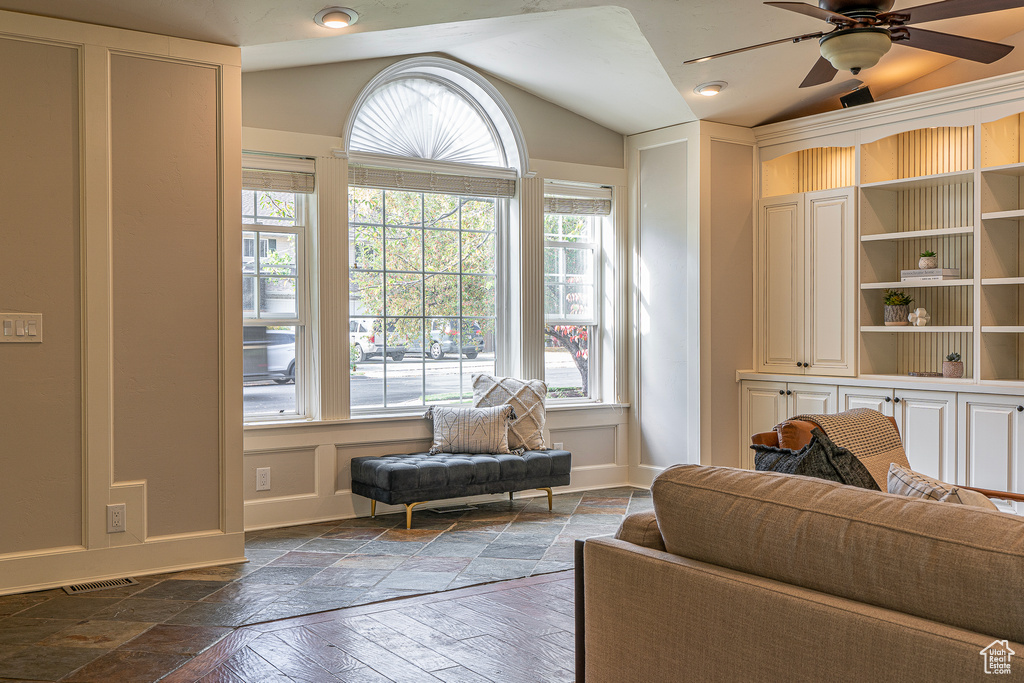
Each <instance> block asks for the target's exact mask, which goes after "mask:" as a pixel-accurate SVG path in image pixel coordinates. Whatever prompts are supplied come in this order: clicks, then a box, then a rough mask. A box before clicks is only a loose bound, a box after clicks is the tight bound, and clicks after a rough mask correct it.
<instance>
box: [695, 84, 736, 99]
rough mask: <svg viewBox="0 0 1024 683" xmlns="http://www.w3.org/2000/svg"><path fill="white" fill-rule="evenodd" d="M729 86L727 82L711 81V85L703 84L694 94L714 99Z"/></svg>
mask: <svg viewBox="0 0 1024 683" xmlns="http://www.w3.org/2000/svg"><path fill="white" fill-rule="evenodd" d="M727 85H729V84H728V83H726V82H725V81H711V82H710V83H701V84H700V85H698V86H697V87H696V88H694V89H693V92H695V93H697V94H698V95H703V96H704V97H714V96H715V95H717V94H718V93H720V92H722V90H724V89H725V86H727Z"/></svg>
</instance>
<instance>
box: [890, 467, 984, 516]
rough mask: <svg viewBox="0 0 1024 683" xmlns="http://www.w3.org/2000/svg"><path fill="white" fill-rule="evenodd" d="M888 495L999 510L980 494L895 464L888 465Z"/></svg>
mask: <svg viewBox="0 0 1024 683" xmlns="http://www.w3.org/2000/svg"><path fill="white" fill-rule="evenodd" d="M889 493H895V494H897V495H900V496H912V497H914V498H928V499H930V500H938V501H941V502H943V503H959V504H960V505H973V506H974V507H979V508H985V509H988V510H998V509H999V508H997V507H996V505H995V503H993V502H992V501H991V500H989V499H988V498H987V497H986V496H985V495H984V494H982V493H978V492H977V491H971V490H970V489H965V488H960V487H959V486H955V485H953V484H947V483H946V482H944V481H939V480H938V479H932V478H931V477H929V476H927V475H924V474H921V473H920V472H915V471H914V470H912V469H910V468H907V467H900V466H899V465H897V464H896V463H893V464H891V465H889Z"/></svg>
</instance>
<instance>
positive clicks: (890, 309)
mask: <svg viewBox="0 0 1024 683" xmlns="http://www.w3.org/2000/svg"><path fill="white" fill-rule="evenodd" d="M882 301H883V303H885V324H886V325H888V326H894V325H909V324H910V320H909V319H908V318H909V316H910V304H912V303H913V302H914V299H913V298H911V296H910V295H909V294H907V293H906V292H904V291H903V290H901V289H887V290H885V293H884V295H883V297H882Z"/></svg>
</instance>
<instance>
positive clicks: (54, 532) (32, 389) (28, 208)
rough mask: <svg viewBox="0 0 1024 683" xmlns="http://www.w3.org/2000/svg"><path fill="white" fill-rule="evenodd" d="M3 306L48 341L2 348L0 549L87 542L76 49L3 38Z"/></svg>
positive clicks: (0, 227) (0, 283)
mask: <svg viewBox="0 0 1024 683" xmlns="http://www.w3.org/2000/svg"><path fill="white" fill-rule="evenodd" d="M13 64H16V65H18V66H19V68H17V69H11V68H0V102H2V104H0V206H2V207H3V217H2V218H0V311H4V312H22V313H42V314H43V330H44V336H43V338H44V339H45V340H46V342H45V343H43V344H3V345H0V463H2V466H3V474H2V475H0V554H3V553H11V552H18V551H27V550H35V549H40V548H50V547H57V546H68V545H79V544H81V543H82V404H81V391H82V354H81V333H82V330H81V322H80V320H81V288H80V286H79V283H80V277H81V268H80V265H79V263H80V247H81V245H80V230H81V217H80V214H79V171H78V168H79V154H78V142H79V136H78V122H79V121H78V105H79V102H78V66H79V64H78V53H77V51H76V50H73V49H70V48H66V47H58V46H53V45H43V44H39V43H30V42H23V41H20V40H8V39H0V65H13Z"/></svg>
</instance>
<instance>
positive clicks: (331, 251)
mask: <svg viewBox="0 0 1024 683" xmlns="http://www.w3.org/2000/svg"><path fill="white" fill-rule="evenodd" d="M316 207H317V212H316V213H317V216H316V218H317V225H316V234H317V240H318V242H319V248H320V253H319V269H320V279H319V300H320V301H319V306H318V309H317V311H316V312H314V317H318V318H319V321H320V334H319V335H318V339H319V348H318V349H316V350H315V351H314V354H313V355H314V357H316V358H319V362H320V367H319V368H317V369H316V372H315V373H314V374H316V375H317V377H318V381H319V384H320V396H321V399H320V416H319V417H320V419H322V420H343V419H346V418H348V416H349V347H348V296H349V292H348V159H343V158H338V157H334V156H322V157H319V158H318V159H317V192H316Z"/></svg>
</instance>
